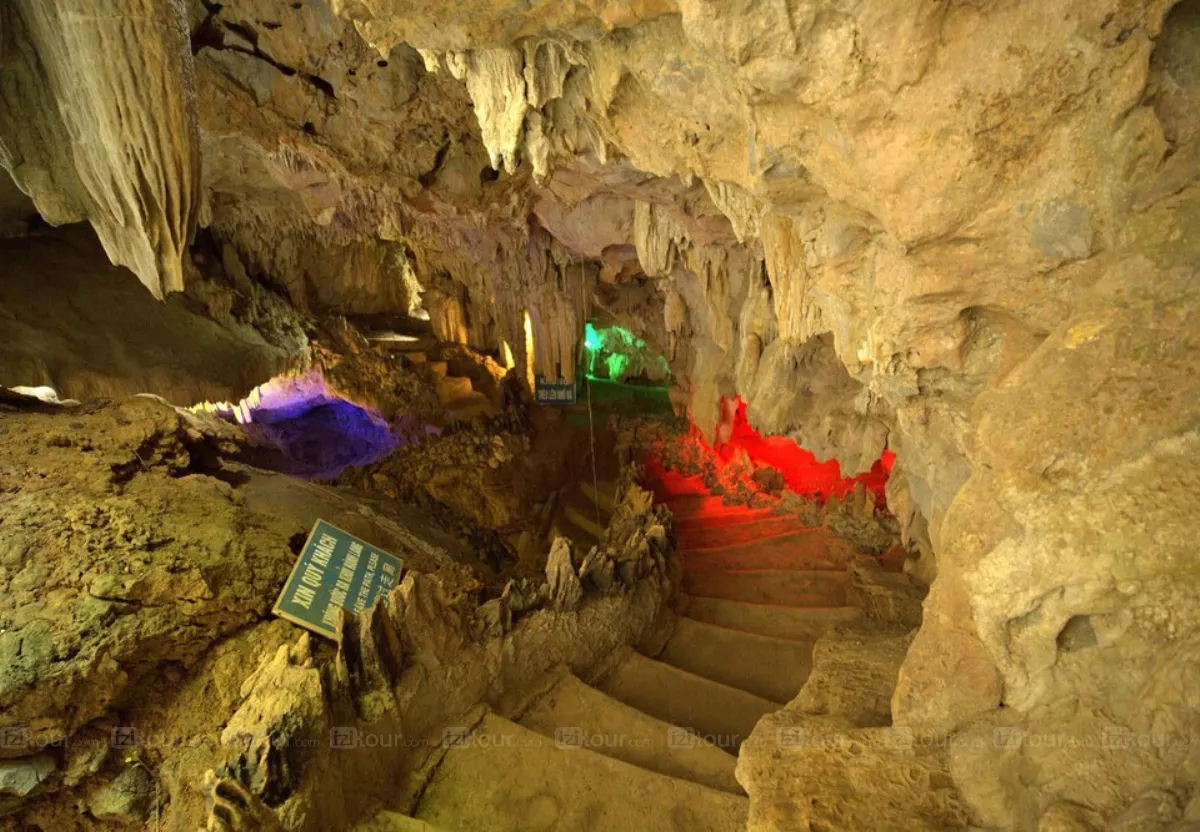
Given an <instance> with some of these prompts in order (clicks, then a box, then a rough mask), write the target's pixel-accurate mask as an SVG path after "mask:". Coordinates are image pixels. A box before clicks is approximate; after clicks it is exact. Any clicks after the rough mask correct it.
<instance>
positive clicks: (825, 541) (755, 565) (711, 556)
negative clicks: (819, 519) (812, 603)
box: [679, 532, 858, 571]
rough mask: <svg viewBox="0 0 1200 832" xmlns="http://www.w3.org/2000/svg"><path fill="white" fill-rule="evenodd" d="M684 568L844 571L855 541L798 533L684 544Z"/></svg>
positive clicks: (851, 557) (856, 552)
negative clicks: (709, 544) (723, 543)
mask: <svg viewBox="0 0 1200 832" xmlns="http://www.w3.org/2000/svg"><path fill="white" fill-rule="evenodd" d="M679 545H680V550H679V557H680V560H681V561H682V563H683V566H684V568H685V569H776V570H789V569H802V570H819V569H836V570H840V571H845V570H846V568H847V567H848V566H849V565H850V563H851V562H853V561H854V559H855V558H856V557H857V556H858V550H857V549H856V548H855V546H854V544H852V543H850V542H849V541H847V540H844V539H842V538H839V537H834V536H833V535H829V534H824V533H821V532H815V533H814V532H800V533H797V534H791V535H782V536H779V537H770V538H764V539H763V540H759V541H756V542H746V543H740V544H737V545H732V546H724V547H720V548H716V547H712V548H703V549H697V548H692V547H685V546H684V544H683V542H682V540H681V541H680V544H679Z"/></svg>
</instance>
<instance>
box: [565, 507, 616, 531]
mask: <svg viewBox="0 0 1200 832" xmlns="http://www.w3.org/2000/svg"><path fill="white" fill-rule="evenodd" d="M562 513H563V516H564V517H566V518H567V519H568V520H570V521H571V522H572V523H574V524H575V525H576V526H578V527H579V528H581V529H583V530H584V531H585V532H587V533H588V534H590V535H591V536H592V537H594V538H596V539H597V540H600V539H601V538H603V537H604V528H605V526H607V525H608V518H607V517H606V516H605V515H604V513H603V512H601V514H600V520H599V522H597V521H596V507H595V506H594V505H591V504H585V505H581V504H578V503H576V502H575V501H574V500H568V501H567V502H566V503H565V504H564V505H563V509H562Z"/></svg>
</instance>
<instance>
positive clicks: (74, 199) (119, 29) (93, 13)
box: [0, 0, 200, 298]
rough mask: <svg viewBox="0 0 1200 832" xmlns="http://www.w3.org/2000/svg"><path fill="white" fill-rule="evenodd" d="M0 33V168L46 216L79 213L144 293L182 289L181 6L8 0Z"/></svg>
mask: <svg viewBox="0 0 1200 832" xmlns="http://www.w3.org/2000/svg"><path fill="white" fill-rule="evenodd" d="M0 32H2V34H3V37H4V39H5V45H4V48H5V52H6V63H7V66H6V74H7V72H11V73H13V77H14V79H15V78H19V79H20V83H10V84H8V85H6V87H5V90H4V92H3V93H2V94H0V108H2V109H0V121H3V122H4V124H5V127H4V128H3V143H2V150H0V166H3V167H5V168H7V169H8V171H9V172H10V173H11V174H12V175H13V177H14V178H15V179H16V180H17V183H18V184H19V185H20V187H21V189H22V190H23V191H25V192H26V193H28V194H30V195H31V196H32V197H33V200H34V203H35V204H36V205H37V206H38V210H39V212H40V213H42V215H43V216H45V217H46V218H47V219H48V220H49V221H50V222H51V223H53V224H61V223H67V222H76V221H79V220H81V219H87V220H89V221H90V222H91V223H92V226H93V227H94V228H95V229H96V233H97V235H98V236H99V237H100V240H101V242H102V243H103V244H104V248H105V250H106V251H107V252H108V255H109V258H110V259H111V260H112V261H113V262H114V263H116V264H118V265H123V266H128V267H129V268H130V270H132V271H133V272H134V273H135V274H136V275H137V276H138V278H139V279H140V280H141V281H142V283H144V284H145V285H146V287H147V288H148V289H149V290H150V292H151V293H152V294H153V295H154V296H155V297H158V298H162V297H163V296H164V295H166V294H167V293H169V292H178V291H181V290H182V289H183V283H184V277H183V276H184V258H185V253H186V248H187V246H188V245H189V244H190V243H191V239H192V234H193V232H194V230H195V223H196V218H197V214H198V203H199V199H200V147H199V141H198V134H197V129H196V111H195V98H196V86H195V75H194V72H193V69H192V60H191V54H190V50H189V45H188V39H187V18H186V12H185V11H184V4H183V3H182V2H181V1H180V0H170V2H150V1H149V0H137V2H135V3H133V4H130V3H124V2H100V3H92V4H90V5H89V7H88V13H87V14H80V12H79V9H78V8H77V7H75V4H72V3H69V2H47V3H42V2H21V3H14V4H9V5H7V6H6V7H5V10H4V17H3V19H2V21H0ZM81 64H87V65H88V67H89V69H88V71H87V72H80V71H79V69H78V68H79V66H80V65H81ZM84 137H86V139H85V138H84Z"/></svg>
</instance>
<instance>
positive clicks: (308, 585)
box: [274, 520, 404, 641]
mask: <svg viewBox="0 0 1200 832" xmlns="http://www.w3.org/2000/svg"><path fill="white" fill-rule="evenodd" d="M403 568H404V561H403V560H401V559H400V558H398V557H396V556H395V555H392V554H389V553H387V552H384V551H382V550H381V549H376V548H375V547H374V546H371V545H370V544H369V543H366V542H365V541H362V540H359V539H358V538H357V537H355V536H354V535H352V534H348V533H347V532H344V531H342V530H341V529H339V528H337V527H336V526H332V525H330V524H329V523H326V522H325V521H324V520H318V521H317V522H316V524H315V525H314V526H313V529H312V532H311V533H310V534H309V535H308V540H307V541H306V542H305V544H304V549H302V550H301V552H300V557H299V558H297V560H296V566H295V567H294V568H293V569H292V574H291V576H290V577H289V578H288V579H287V583H285V584H284V585H283V592H281V593H280V594H279V600H278V601H276V602H275V609H274V613H275V614H276V615H278V616H279V617H280V618H286V619H287V620H288V621H291V622H293V623H295V624H299V625H300V626H301V627H306V628H308V629H309V630H312V631H313V632H314V633H320V634H321V635H323V636H328V637H329V638H331V639H334V640H335V641H337V640H338V639H339V638H340V637H341V629H340V627H339V623H340V620H341V615H342V613H341V611H342V610H343V609H346V610H349V611H350V612H353V613H359V612H362V611H363V610H366V609H370V608H371V606H372V605H373V604H374V603H375V599H377V598H378V597H379V596H380V595H384V594H386V593H388V592H391V590H392V587H394V586H395V585H396V584H397V583H399V582H400V575H401V572H402V571H403Z"/></svg>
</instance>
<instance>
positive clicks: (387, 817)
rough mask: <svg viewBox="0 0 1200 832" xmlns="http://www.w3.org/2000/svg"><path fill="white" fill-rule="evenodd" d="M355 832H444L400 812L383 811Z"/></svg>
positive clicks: (355, 829)
mask: <svg viewBox="0 0 1200 832" xmlns="http://www.w3.org/2000/svg"><path fill="white" fill-rule="evenodd" d="M354 832H444V830H443V829H441V828H440V827H437V826H430V825H429V824H428V823H425V821H423V820H417V819H416V818H410V817H409V816H408V815H403V814H401V813H400V812H390V811H386V810H385V811H382V812H380V813H379V814H378V815H376V816H375V817H373V818H371V819H370V820H368V821H365V822H363V823H360V824H359V825H358V826H356V827H354Z"/></svg>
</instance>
